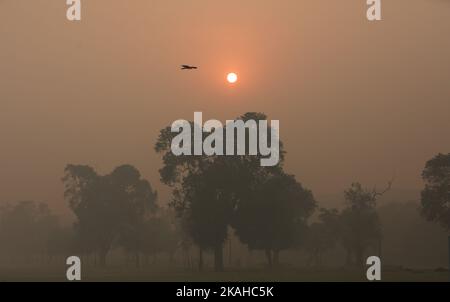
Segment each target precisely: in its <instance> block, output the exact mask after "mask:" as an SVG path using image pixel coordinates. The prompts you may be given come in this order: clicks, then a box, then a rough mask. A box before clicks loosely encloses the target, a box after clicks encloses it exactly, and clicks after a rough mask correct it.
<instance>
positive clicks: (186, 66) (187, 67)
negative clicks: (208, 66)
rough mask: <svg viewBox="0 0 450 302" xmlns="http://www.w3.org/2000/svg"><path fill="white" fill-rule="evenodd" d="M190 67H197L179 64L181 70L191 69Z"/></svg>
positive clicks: (195, 67)
mask: <svg viewBox="0 0 450 302" xmlns="http://www.w3.org/2000/svg"><path fill="white" fill-rule="evenodd" d="M192 69H198V67H197V66H190V65H181V70H192Z"/></svg>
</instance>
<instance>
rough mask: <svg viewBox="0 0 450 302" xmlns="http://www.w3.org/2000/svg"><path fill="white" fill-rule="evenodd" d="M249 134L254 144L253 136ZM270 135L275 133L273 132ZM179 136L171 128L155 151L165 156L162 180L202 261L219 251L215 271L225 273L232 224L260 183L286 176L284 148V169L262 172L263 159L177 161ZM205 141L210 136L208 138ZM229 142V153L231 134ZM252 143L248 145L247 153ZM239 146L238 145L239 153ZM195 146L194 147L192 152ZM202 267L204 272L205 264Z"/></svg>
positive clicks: (254, 117) (247, 117)
mask: <svg viewBox="0 0 450 302" xmlns="http://www.w3.org/2000/svg"><path fill="white" fill-rule="evenodd" d="M238 119H239V120H243V121H248V120H255V121H259V120H266V119H267V118H266V116H265V115H264V114H260V113H246V114H245V115H243V116H241V117H239V118H238ZM190 125H191V129H194V128H195V127H199V125H195V124H194V123H192V122H191V123H190ZM200 131H201V130H200ZM246 131H247V135H246V138H247V139H248V137H249V136H248V131H249V130H248V129H246ZM258 131H259V130H258ZM268 131H271V130H270V128H269V129H268ZM175 135H176V134H174V133H172V132H171V129H170V127H167V128H165V129H163V130H161V132H160V135H159V138H158V141H157V142H156V145H155V150H156V151H157V152H158V153H160V154H162V155H163V163H164V166H163V168H162V169H160V175H161V180H162V182H163V183H165V184H167V185H169V186H170V187H172V190H173V201H172V203H171V206H172V207H173V208H174V209H175V210H176V212H177V213H178V216H179V217H181V218H183V219H184V223H183V225H185V226H186V229H187V231H188V233H189V235H190V236H191V237H192V239H193V241H194V243H195V244H196V245H198V246H199V248H200V255H202V251H203V250H213V251H214V255H215V269H216V270H217V271H221V270H223V243H224V242H225V240H226V238H227V227H228V225H230V224H231V222H232V219H233V215H234V209H235V207H236V204H237V203H238V202H239V201H240V200H243V199H246V198H247V196H249V192H250V191H251V190H250V189H251V187H252V186H254V185H255V184H256V183H257V182H258V181H257V179H258V178H260V177H263V176H265V175H268V174H271V173H273V171H278V170H280V167H281V163H282V161H283V156H284V152H283V150H282V144H281V143H280V152H279V153H280V154H279V156H280V164H279V165H278V166H275V167H261V165H260V159H261V156H226V157H224V156H175V155H174V154H173V153H172V152H171V141H172V139H173V138H174V137H175ZM203 135H204V136H206V134H205V133H203ZM191 138H193V135H191ZM268 138H270V135H268ZM224 142H225V143H224V148H225V146H226V135H225V132H224ZM248 143H249V142H248V140H247V141H246V149H247V150H248ZM269 143H270V142H269ZM236 144H237V140H235V149H236V148H237V145H236ZM193 145H194V144H193V142H192V143H191V146H192V148H193ZM224 151H225V149H224ZM192 154H193V153H192ZM237 175H239V177H236V176H237ZM199 266H200V267H201V261H200V264H199Z"/></svg>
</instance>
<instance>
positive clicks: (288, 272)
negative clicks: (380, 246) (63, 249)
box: [0, 267, 449, 282]
mask: <svg viewBox="0 0 450 302" xmlns="http://www.w3.org/2000/svg"><path fill="white" fill-rule="evenodd" d="M82 280H83V281H123V282H132V281H145V282H155V281H168V282H176V281H180V282H198V281H277V282H285V281H299V282H317V281H330V282H343V281H354V282H361V281H366V280H365V272H362V271H358V270H344V269H323V270H307V269H292V268H290V269H284V270H266V269H258V270H256V269H255V270H228V271H225V272H222V273H216V272H211V271H207V272H201V273H200V272H191V271H185V270H171V271H156V270H151V269H148V268H147V269H142V270H139V269H134V268H130V267H122V268H121V267H110V268H106V269H96V268H86V269H82ZM382 280H383V281H387V282H396V281H403V282H432V281H436V282H446V281H448V280H449V277H448V272H447V271H434V270H405V269H396V270H393V269H391V270H387V269H386V270H383V272H382ZM0 281H44V282H45V281H65V270H64V269H60V268H53V269H48V268H46V269H43V268H34V269H30V268H21V269H18V268H0Z"/></svg>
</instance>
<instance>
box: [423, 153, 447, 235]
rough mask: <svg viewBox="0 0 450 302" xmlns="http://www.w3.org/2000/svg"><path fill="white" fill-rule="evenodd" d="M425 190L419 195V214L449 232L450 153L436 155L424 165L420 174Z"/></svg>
mask: <svg viewBox="0 0 450 302" xmlns="http://www.w3.org/2000/svg"><path fill="white" fill-rule="evenodd" d="M422 178H423V180H424V181H425V188H424V189H423V190H422V194H421V212H422V215H423V216H424V217H425V218H426V219H427V220H428V221H434V222H437V223H439V224H440V225H442V227H444V229H445V230H447V231H450V153H449V154H446V155H445V154H438V155H436V156H435V157H434V158H433V159H431V160H429V161H428V162H427V163H426V166H425V169H424V170H423V172H422Z"/></svg>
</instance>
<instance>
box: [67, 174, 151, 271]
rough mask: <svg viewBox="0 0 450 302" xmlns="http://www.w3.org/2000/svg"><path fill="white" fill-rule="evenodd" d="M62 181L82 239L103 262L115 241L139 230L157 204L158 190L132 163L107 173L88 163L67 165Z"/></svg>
mask: <svg viewBox="0 0 450 302" xmlns="http://www.w3.org/2000/svg"><path fill="white" fill-rule="evenodd" d="M63 182H64V184H65V193H64V195H65V198H66V199H67V200H68V202H69V205H70V208H71V209H72V211H73V212H74V213H75V215H76V217H77V219H78V221H77V223H76V230H77V231H78V233H79V236H80V239H81V241H82V242H83V244H84V245H85V246H86V249H87V250H91V251H94V252H96V253H98V256H99V260H100V265H101V266H105V265H106V256H107V254H108V252H109V250H110V249H111V247H112V245H113V243H114V242H115V241H116V240H118V239H119V238H120V236H122V237H123V236H131V234H133V231H135V232H138V230H139V226H140V225H141V224H142V223H143V220H144V218H145V215H146V213H147V212H148V211H150V210H152V209H154V208H155V206H156V199H157V194H156V191H153V189H152V187H151V186H150V184H149V182H148V181H146V180H145V179H142V178H141V175H140V173H139V171H138V170H137V169H136V168H134V167H132V166H130V165H123V166H120V167H117V168H116V169H115V170H114V171H113V172H112V173H110V174H108V175H104V176H101V175H98V174H97V173H96V172H95V171H94V169H92V168H91V167H89V166H77V165H68V166H67V167H66V169H65V176H64V178H63ZM133 235H135V234H133Z"/></svg>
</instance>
